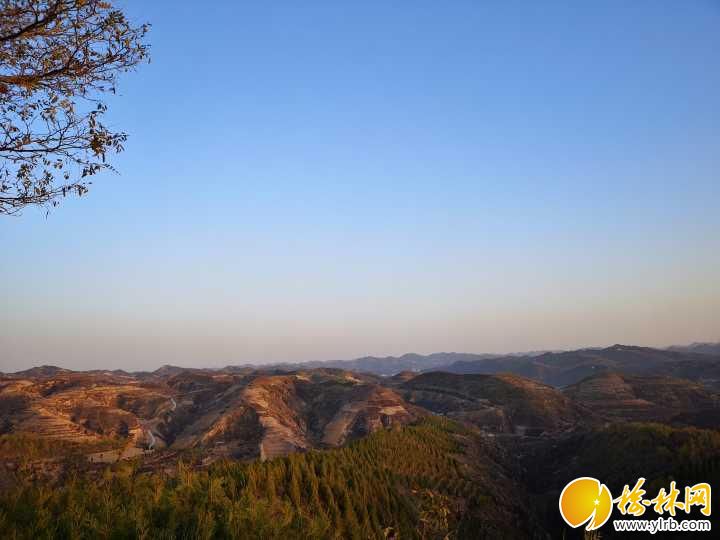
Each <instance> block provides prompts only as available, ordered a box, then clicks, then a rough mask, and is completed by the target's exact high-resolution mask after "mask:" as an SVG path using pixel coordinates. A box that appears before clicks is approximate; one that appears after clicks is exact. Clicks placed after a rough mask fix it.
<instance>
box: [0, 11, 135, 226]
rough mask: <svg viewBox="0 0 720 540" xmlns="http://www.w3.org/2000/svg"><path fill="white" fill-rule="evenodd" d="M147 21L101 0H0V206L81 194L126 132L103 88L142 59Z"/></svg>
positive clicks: (0, 209)
mask: <svg viewBox="0 0 720 540" xmlns="http://www.w3.org/2000/svg"><path fill="white" fill-rule="evenodd" d="M148 29H149V25H147V24H143V25H139V26H133V25H132V24H131V23H130V22H129V21H128V20H127V18H126V17H125V15H124V14H123V13H122V12H121V11H119V10H117V9H115V8H114V7H113V6H112V4H111V3H110V2H106V1H102V0H55V1H53V0H0V214H6V215H7V214H15V213H17V212H19V211H20V210H22V209H23V208H24V207H26V206H28V205H48V206H55V205H57V204H58V202H59V200H60V199H61V198H62V197H65V196H66V195H69V194H77V195H82V194H84V193H85V192H86V191H87V190H88V186H89V185H90V184H91V181H90V177H92V176H93V175H95V174H97V173H98V172H100V171H102V170H106V169H110V170H113V169H112V167H111V166H110V165H109V164H108V163H107V161H106V159H107V155H108V154H109V153H117V152H121V151H122V150H123V144H124V143H125V141H126V140H127V134H126V133H123V132H113V131H112V130H110V129H109V128H108V127H107V126H106V125H105V124H103V122H102V118H103V115H104V114H105V113H106V111H107V106H106V105H105V103H104V102H103V101H102V97H103V95H104V94H107V93H115V88H116V83H117V79H118V76H119V75H120V74H121V73H123V72H126V71H129V70H131V69H133V68H135V67H136V66H137V65H138V64H140V63H141V62H143V61H145V60H148V58H149V57H148V51H149V46H148V45H147V44H146V43H144V39H145V37H146V34H147V32H148Z"/></svg>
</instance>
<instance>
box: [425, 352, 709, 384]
mask: <svg viewBox="0 0 720 540" xmlns="http://www.w3.org/2000/svg"><path fill="white" fill-rule="evenodd" d="M436 370H437V371H446V372H449V373H460V374H471V373H473V374H474V373H476V374H495V373H503V372H508V373H514V374H516V375H522V376H524V377H528V378H531V379H535V380H537V381H540V382H544V383H545V384H550V385H552V386H556V387H562V386H567V385H570V384H574V383H576V382H578V381H580V380H582V379H584V378H586V377H589V376H591V375H595V374H597V373H602V372H605V371H617V372H620V373H625V374H628V375H666V376H676V377H677V376H680V377H683V378H686V379H689V380H693V381H701V382H704V383H706V384H708V385H710V386H717V385H719V384H720V356H715V355H711V354H701V353H695V352H680V351H676V350H669V349H653V348H650V347H637V346H634V345H620V344H617V345H613V346H612V347H607V348H604V349H579V350H577V351H565V352H559V353H543V354H540V355H536V356H496V357H491V358H483V359H478V360H474V361H469V362H467V361H461V362H455V363H453V364H450V365H447V366H440V367H438V368H436Z"/></svg>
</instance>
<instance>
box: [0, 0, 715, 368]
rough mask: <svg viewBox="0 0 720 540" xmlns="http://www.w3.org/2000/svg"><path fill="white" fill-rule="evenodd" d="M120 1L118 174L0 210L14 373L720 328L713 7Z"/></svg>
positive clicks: (569, 341) (634, 338)
mask: <svg viewBox="0 0 720 540" xmlns="http://www.w3.org/2000/svg"><path fill="white" fill-rule="evenodd" d="M121 7H122V8H123V10H124V11H125V12H127V14H128V15H129V16H130V17H131V18H132V19H133V20H135V21H140V22H144V21H148V22H150V23H152V24H153V27H152V31H151V33H150V35H149V41H150V43H151V44H152V63H151V64H149V65H147V66H143V68H142V69H141V70H140V71H138V72H137V73H129V74H127V76H125V77H123V78H122V79H121V81H120V85H119V89H118V96H117V97H114V98H112V99H111V100H110V102H109V112H108V118H109V124H111V125H113V126H114V125H117V126H118V128H119V129H122V130H124V131H127V132H128V133H129V136H130V138H129V140H128V142H127V144H126V151H125V152H123V153H121V154H120V155H118V156H117V157H115V158H113V165H114V166H116V167H117V169H118V170H119V171H120V174H119V175H112V174H103V175H101V176H99V177H97V178H96V179H95V181H94V184H93V186H92V189H91V190H90V192H89V193H88V195H87V196H85V197H82V198H80V199H73V198H70V199H68V200H66V201H64V202H63V203H62V204H61V206H60V207H59V208H57V209H54V210H53V211H52V212H50V214H49V216H47V217H46V216H45V212H44V211H43V210H41V209H27V210H25V211H24V213H23V215H22V216H20V217H17V218H6V219H4V220H3V222H2V223H1V224H0V241H2V244H3V256H2V262H1V263H0V280H1V283H2V285H0V295H2V302H3V309H2V312H1V313H0V348H1V349H2V355H1V357H0V371H16V370H21V369H25V368H28V367H31V366H36V365H42V364H53V365H60V366H63V367H71V368H73V369H93V368H95V367H101V368H102V369H106V368H107V369H115V368H122V369H127V370H138V369H146V368H147V369H154V368H155V367H158V366H160V365H163V364H177V365H193V366H206V365H208V364H212V367H217V366H218V365H225V364H230V363H246V362H248V361H254V362H260V363H268V362H278V361H288V360H290V361H307V360H323V359H349V358H357V357H361V356H365V355H373V356H387V355H400V354H403V353H406V352H408V351H416V352H418V353H424V354H427V353H431V352H437V351H443V350H455V351H477V352H480V353H482V352H488V351H489V352H498V353H505V352H517V351H523V350H543V349H575V348H579V347H588V346H602V345H612V344H614V343H627V344H633V345H648V346H659V347H665V346H668V345H672V344H684V343H691V342H696V341H706V340H708V339H709V340H713V339H717V338H718V336H720V279H718V276H720V234H718V233H719V232H720V212H719V211H718V201H719V200H720V181H718V171H720V131H719V130H718V126H719V125H720V93H718V92H717V89H718V88H720V70H718V69H716V67H715V66H717V51H718V50H720V32H718V31H717V29H718V23H720V6H718V4H717V3H715V2H711V1H702V0H700V1H697V2H682V3H678V2H671V1H669V0H659V1H651V0H640V1H637V2H631V3H628V2H621V1H619V0H614V1H609V2H602V3H594V4H585V5H582V6H580V5H579V4H578V3H575V2H567V1H565V2H560V1H551V2H543V3H532V2H487V3H486V2H483V3H478V2H457V3H453V4H452V5H445V4H443V5H440V4H438V3H436V2H425V1H420V2H414V3H412V5H400V4H397V5H390V4H388V3H387V2H375V1H370V2H363V3H357V4H351V5H340V4H338V3H333V2H318V3H312V5H287V4H285V5H282V6H280V5H272V6H271V5H264V4H253V5H249V4H239V3H223V2H219V3H212V4H208V5H203V6H202V7H201V8H198V5H197V3H191V2H172V3H171V2H161V1H158V2H150V3H148V2H139V1H137V0H126V1H124V2H122V3H121ZM226 21H228V22H227V23H226ZM230 21H231V22H232V23H230ZM187 36H193V38H192V39H188V38H187ZM569 44H572V45H571V46H569Z"/></svg>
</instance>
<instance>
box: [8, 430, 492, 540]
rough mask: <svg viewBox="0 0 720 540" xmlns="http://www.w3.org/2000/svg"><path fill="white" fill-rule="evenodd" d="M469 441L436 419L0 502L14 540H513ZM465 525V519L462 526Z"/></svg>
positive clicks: (90, 480)
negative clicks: (489, 515)
mask: <svg viewBox="0 0 720 540" xmlns="http://www.w3.org/2000/svg"><path fill="white" fill-rule="evenodd" d="M468 437H470V434H468V433H466V432H464V430H463V429H462V428H460V427H459V426H457V425H456V424H453V423H451V422H449V421H447V420H444V419H439V418H433V419H428V420H425V421H423V422H421V423H419V424H417V425H414V426H407V427H405V428H402V429H396V430H389V431H384V430H383V431H380V432H377V433H375V434H373V435H372V436H370V437H367V438H365V439H362V440H359V441H357V442H355V443H353V444H351V445H349V446H348V447H346V448H342V449H335V450H324V451H312V452H308V453H303V454H293V455H290V456H288V457H285V458H278V459H274V460H271V461H266V462H260V461H256V462H249V463H246V462H229V461H227V462H220V463H215V464H213V465H212V466H211V467H209V468H206V469H203V468H198V467H196V466H191V465H189V464H187V463H184V462H183V461H179V462H178V463H177V466H176V470H175V471H173V472H172V474H166V473H160V472H154V473H149V474H148V473H140V472H139V470H138V469H139V467H138V465H139V462H134V463H132V462H130V463H122V464H118V465H115V466H112V467H108V468H107V469H106V470H104V471H103V472H101V473H99V474H96V475H93V476H91V475H88V474H87V473H74V474H70V475H68V476H67V477H66V478H62V479H60V480H59V481H56V482H54V483H50V482H45V483H43V482H37V481H33V480H32V479H31V478H30V477H29V476H22V475H19V476H17V477H16V478H14V480H13V484H14V485H13V486H12V487H11V488H10V489H6V490H3V492H2V496H1V498H0V530H2V531H3V532H4V538H13V539H15V538H17V539H20V538H22V539H41V538H113V539H115V538H116V539H123V538H139V539H142V538H204V539H211V538H267V539H270V538H356V539H360V538H363V539H364V538H453V537H456V536H458V535H462V531H463V530H466V531H467V530H472V531H473V536H474V537H479V538H482V537H487V538H495V537H502V534H501V531H499V530H498V529H497V525H496V524H493V522H492V520H485V519H484V520H482V521H481V520H479V519H478V516H480V514H481V511H482V510H483V507H485V510H487V509H488V508H491V507H492V505H493V501H492V497H489V496H488V495H487V494H486V493H483V491H482V490H481V489H480V488H479V487H478V483H477V482H475V481H474V479H473V477H472V474H473V467H471V466H469V465H468V464H467V463H464V462H463V458H464V456H465V451H466V449H465V448H463V445H465V444H467V443H466V442H465V443H464V442H463V440H467V438H468ZM459 516H462V518H460V517H459Z"/></svg>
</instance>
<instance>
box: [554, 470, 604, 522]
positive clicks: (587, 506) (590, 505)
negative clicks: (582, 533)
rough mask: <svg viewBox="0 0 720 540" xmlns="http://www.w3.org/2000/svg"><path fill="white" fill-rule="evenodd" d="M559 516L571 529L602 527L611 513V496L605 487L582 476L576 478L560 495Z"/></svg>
mask: <svg viewBox="0 0 720 540" xmlns="http://www.w3.org/2000/svg"><path fill="white" fill-rule="evenodd" d="M559 506H560V515H561V516H562V517H563V519H564V520H565V523H567V524H568V525H570V526H571V527H579V526H580V525H582V524H583V523H587V526H586V527H585V530H587V531H594V530H595V529H599V528H600V527H602V526H603V525H604V524H605V522H606V521H607V520H608V519H609V518H610V514H611V513H612V495H610V490H609V489H608V488H607V486H606V485H605V484H603V483H601V482H600V480H597V479H596V478H590V477H587V476H584V477H582V478H576V479H575V480H573V481H572V482H570V483H569V484H568V485H566V486H565V488H564V489H563V490H562V493H561V494H560V503H559Z"/></svg>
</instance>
